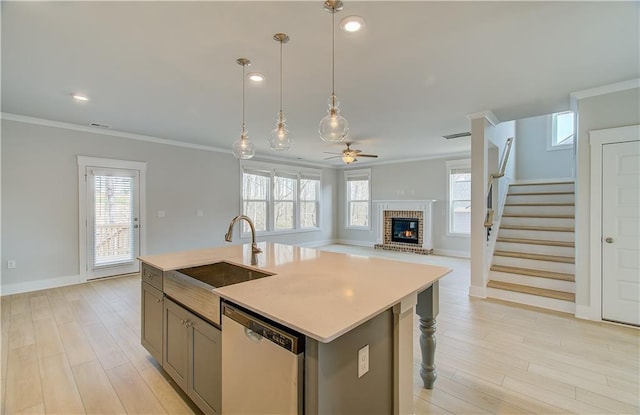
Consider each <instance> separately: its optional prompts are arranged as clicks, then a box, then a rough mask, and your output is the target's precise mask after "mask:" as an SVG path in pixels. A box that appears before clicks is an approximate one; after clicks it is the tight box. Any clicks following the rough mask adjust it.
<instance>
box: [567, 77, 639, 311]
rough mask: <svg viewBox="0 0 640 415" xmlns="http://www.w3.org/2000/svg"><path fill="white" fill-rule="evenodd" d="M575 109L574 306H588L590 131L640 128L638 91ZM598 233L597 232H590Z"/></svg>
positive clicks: (584, 102) (605, 97) (601, 97)
mask: <svg viewBox="0 0 640 415" xmlns="http://www.w3.org/2000/svg"><path fill="white" fill-rule="evenodd" d="M577 105H578V144H577V149H576V150H577V160H578V163H577V168H576V305H577V306H585V307H586V306H589V295H590V284H589V279H590V269H589V261H590V254H589V241H590V238H592V237H594V236H595V237H600V235H599V234H598V233H596V234H595V235H591V231H592V230H591V229H590V226H589V215H590V208H589V205H590V197H591V158H590V152H591V149H590V146H589V131H591V130H602V129H605V128H615V127H624V126H628V125H636V124H640V89H639V88H634V89H628V90H625V91H620V92H615V93H610V94H605V95H599V96H594V97H590V98H585V99H581V100H579V101H578V103H577ZM593 232H598V230H595V229H594V230H593Z"/></svg>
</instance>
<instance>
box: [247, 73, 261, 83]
mask: <svg viewBox="0 0 640 415" xmlns="http://www.w3.org/2000/svg"><path fill="white" fill-rule="evenodd" d="M247 76H248V77H249V80H251V81H253V82H262V81H264V75H263V74H261V73H260V72H249V74H248V75H247Z"/></svg>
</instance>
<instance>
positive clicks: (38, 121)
mask: <svg viewBox="0 0 640 415" xmlns="http://www.w3.org/2000/svg"><path fill="white" fill-rule="evenodd" d="M0 115H1V118H2V119H3V120H8V121H18V122H22V123H26V124H34V125H42V126H45V127H53V128H63V129H66V130H73V131H81V132H84V133H91V134H99V135H108V136H112V137H119V138H128V139H130V140H138V141H146V142H150V143H156V144H166V145H170V146H176V147H186V148H193V149H196V150H205V151H215V152H218V153H228V154H229V153H231V150H228V149H223V148H219V147H213V146H205V145H202V144H192V143H185V142H182V141H177V140H169V139H166V138H158V137H152V136H148V135H142V134H134V133H126V132H124V131H117V130H103V129H99V128H95V127H87V126H84V125H78V124H72V123H68V122H62V121H53V120H47V119H44V118H35V117H27V116H25V115H17V114H11V113H8V112H3V113H0Z"/></svg>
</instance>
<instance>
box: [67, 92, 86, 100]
mask: <svg viewBox="0 0 640 415" xmlns="http://www.w3.org/2000/svg"><path fill="white" fill-rule="evenodd" d="M71 98H73V99H75V100H76V101H82V102H86V101H89V98H87V96H86V95H82V94H75V93H74V94H71Z"/></svg>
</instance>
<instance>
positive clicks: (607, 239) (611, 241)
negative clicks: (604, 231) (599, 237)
mask: <svg viewBox="0 0 640 415" xmlns="http://www.w3.org/2000/svg"><path fill="white" fill-rule="evenodd" d="M604 241H605V242H606V243H608V244H612V243H613V238H612V237H610V236H608V237H606V238H604Z"/></svg>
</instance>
